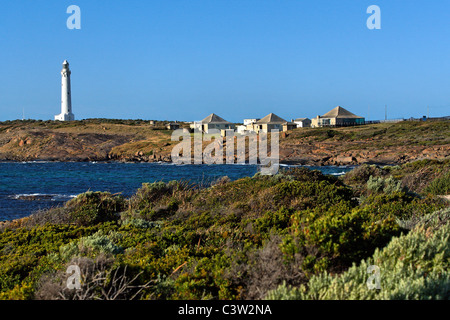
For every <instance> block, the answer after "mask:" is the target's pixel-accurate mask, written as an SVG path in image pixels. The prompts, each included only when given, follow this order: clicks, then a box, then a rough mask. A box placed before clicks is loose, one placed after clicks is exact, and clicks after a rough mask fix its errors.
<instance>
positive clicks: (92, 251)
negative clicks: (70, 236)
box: [60, 230, 123, 260]
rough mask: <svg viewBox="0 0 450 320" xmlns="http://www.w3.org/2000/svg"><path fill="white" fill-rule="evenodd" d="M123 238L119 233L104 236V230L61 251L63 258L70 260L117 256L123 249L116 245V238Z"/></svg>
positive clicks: (66, 246)
mask: <svg viewBox="0 0 450 320" xmlns="http://www.w3.org/2000/svg"><path fill="white" fill-rule="evenodd" d="M119 237H121V235H120V234H119V233H117V232H110V233H109V234H108V235H106V234H104V233H103V231H102V230H100V231H98V232H96V233H95V234H93V235H91V236H88V237H83V238H80V239H79V240H77V241H74V242H71V243H69V244H67V245H65V246H63V247H61V249H60V254H61V258H62V259H64V260H68V259H69V258H71V257H74V256H97V255H98V254H106V255H115V254H118V253H121V252H122V251H123V249H122V248H121V247H119V246H117V245H116V244H115V243H114V240H115V239H114V238H116V240H118V239H117V238H119Z"/></svg>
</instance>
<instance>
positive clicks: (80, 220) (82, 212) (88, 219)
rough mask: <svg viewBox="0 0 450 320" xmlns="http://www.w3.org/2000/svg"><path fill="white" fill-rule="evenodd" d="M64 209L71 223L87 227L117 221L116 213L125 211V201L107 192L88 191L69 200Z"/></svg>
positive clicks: (119, 196) (117, 215) (118, 216)
mask: <svg viewBox="0 0 450 320" xmlns="http://www.w3.org/2000/svg"><path fill="white" fill-rule="evenodd" d="M65 209H67V210H68V214H69V216H70V219H71V221H73V222H74V223H76V224H78V225H82V226H88V225H92V224H97V223H101V222H106V221H115V220H118V219H119V218H120V215H119V214H118V213H120V212H121V211H123V210H124V209H125V200H124V198H123V196H121V195H112V194H111V193H109V192H92V191H88V192H86V193H82V194H80V195H78V196H77V197H76V198H74V199H71V200H69V201H68V202H67V203H66V205H65Z"/></svg>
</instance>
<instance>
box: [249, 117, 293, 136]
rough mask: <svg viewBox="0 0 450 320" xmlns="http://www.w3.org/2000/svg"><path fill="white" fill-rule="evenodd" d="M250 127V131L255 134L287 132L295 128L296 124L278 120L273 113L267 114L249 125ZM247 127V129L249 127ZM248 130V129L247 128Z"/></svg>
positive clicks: (281, 119)
mask: <svg viewBox="0 0 450 320" xmlns="http://www.w3.org/2000/svg"><path fill="white" fill-rule="evenodd" d="M249 126H252V128H251V129H252V131H255V132H257V133H258V132H265V133H267V132H270V131H272V130H279V131H287V130H291V129H293V128H295V127H296V124H294V123H292V122H288V121H286V120H284V119H283V118H280V117H279V116H277V115H276V114H275V113H269V114H268V115H267V116H265V117H264V118H262V119H260V120H258V121H256V122H255V123H253V124H251V125H249ZM249 126H248V127H249ZM249 129H250V128H249Z"/></svg>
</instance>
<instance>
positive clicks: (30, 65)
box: [0, 0, 450, 122]
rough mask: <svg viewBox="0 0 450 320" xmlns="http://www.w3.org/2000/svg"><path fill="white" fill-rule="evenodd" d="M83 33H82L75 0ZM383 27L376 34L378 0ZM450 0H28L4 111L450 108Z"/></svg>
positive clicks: (284, 113) (1, 36)
mask: <svg viewBox="0 0 450 320" xmlns="http://www.w3.org/2000/svg"><path fill="white" fill-rule="evenodd" d="M72 4H75V5H78V6H79V7H80V9H81V30H69V29H67V27H66V20H67V18H68V17H69V14H67V13H66V9H67V7H68V6H69V5H72ZM372 4H375V5H378V6H379V7H380V8H381V30H369V29H368V28H367V27H366V20H367V18H368V17H369V16H370V15H369V14H367V13H366V9H367V7H368V6H369V5H372ZM449 12H450V1H446V0H431V1H430V0H428V1H412V0H409V1H400V0H389V1H387V0H371V1H365V0H339V1H336V0H329V1H325V0H307V1H302V0H152V1H143V0H142V1H137V0H127V1H125V0H113V1H106V0H104V1H99V0H84V1H82V0H71V1H65V0H53V1H43V0H39V1H38V0H16V1H3V2H1V4H0V120H13V119H18V118H22V110H23V109H25V118H32V119H43V120H47V119H53V116H54V115H55V114H57V113H59V112H60V95H61V93H60V71H61V67H62V62H63V60H64V59H67V60H68V61H69V63H70V67H71V69H72V95H73V96H72V99H73V101H72V102H73V110H74V113H75V116H76V118H77V119H85V118H94V117H104V118H123V119H139V118H140V119H156V120H165V119H167V120H186V121H192V120H200V119H202V118H204V117H206V116H207V115H208V114H210V113H212V112H214V113H217V114H219V115H220V116H222V117H223V118H225V119H227V120H229V121H235V122H239V121H242V119H243V118H251V117H263V116H265V115H266V114H268V113H270V112H274V113H276V114H278V115H279V116H281V117H283V118H285V119H291V118H297V117H315V116H317V115H318V114H323V113H325V112H327V111H328V110H330V109H332V108H333V107H335V106H337V105H341V106H343V107H345V108H347V109H349V110H350V111H352V112H354V113H356V114H358V115H361V116H364V117H366V118H369V120H370V119H384V108H385V107H384V106H385V104H387V105H388V117H389V118H400V117H405V118H408V117H411V116H413V117H421V116H422V115H426V113H427V106H430V116H442V115H450V14H449Z"/></svg>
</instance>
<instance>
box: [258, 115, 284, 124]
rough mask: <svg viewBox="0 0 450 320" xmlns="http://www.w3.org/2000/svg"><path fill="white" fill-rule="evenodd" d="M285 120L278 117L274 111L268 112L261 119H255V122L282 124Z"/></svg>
mask: <svg viewBox="0 0 450 320" xmlns="http://www.w3.org/2000/svg"><path fill="white" fill-rule="evenodd" d="M286 122H287V121H286V120H284V119H283V118H280V117H279V116H277V115H276V114H275V113H269V114H268V115H267V116H265V117H264V118H262V119H261V120H258V121H256V123H257V124H266V123H277V124H282V123H286Z"/></svg>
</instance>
